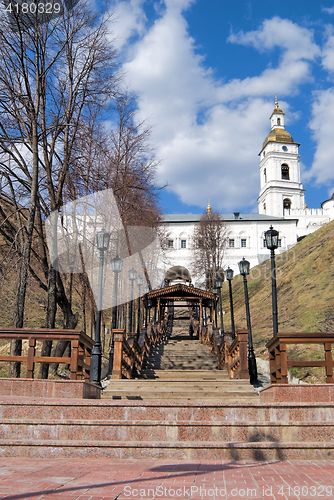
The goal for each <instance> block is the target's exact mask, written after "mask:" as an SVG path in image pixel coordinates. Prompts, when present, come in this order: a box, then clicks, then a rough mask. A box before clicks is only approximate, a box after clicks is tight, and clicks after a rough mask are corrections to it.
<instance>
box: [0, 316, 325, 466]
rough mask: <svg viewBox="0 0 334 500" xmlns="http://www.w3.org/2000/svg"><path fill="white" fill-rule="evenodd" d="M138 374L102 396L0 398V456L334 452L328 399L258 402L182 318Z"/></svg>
mask: <svg viewBox="0 0 334 500" xmlns="http://www.w3.org/2000/svg"><path fill="white" fill-rule="evenodd" d="M142 377H143V378H138V379H134V380H119V381H118V380H111V381H110V383H109V385H108V387H107V388H106V389H105V391H104V394H103V399H102V400H82V399H81V400H80V399H72V400H71V399H59V400H57V399H44V398H43V397H41V398H38V399H32V398H27V397H16V398H15V397H11V396H7V397H5V396H3V397H1V398H0V417H1V426H0V456H26V457H45V458H46V459H47V458H48V457H94V458H96V457H115V458H150V459H152V458H163V459H165V460H200V459H201V460H230V461H231V460H232V461H243V460H247V461H254V460H259V461H264V460H288V459H302V460H313V459H328V458H334V402H314V403H312V402H310V403H302V402H297V401H296V402H294V401H289V402H275V403H271V402H264V401H262V400H261V398H260V397H259V396H258V394H257V393H255V392H254V390H253V388H252V387H251V386H250V384H249V382H248V381H242V380H229V379H228V377H227V374H226V372H225V371H224V370H217V369H216V366H215V362H214V359H213V357H212V356H211V353H210V348H209V347H208V346H203V345H200V344H199V343H198V341H197V340H190V338H189V336H188V335H187V331H185V329H184V325H182V324H181V326H180V325H178V326H177V327H176V328H174V330H173V334H172V335H171V337H170V338H169V339H168V340H167V343H166V344H164V345H161V346H159V347H158V348H157V349H156V351H155V352H154V353H153V354H152V356H151V357H150V359H149V360H148V363H147V365H146V367H145V370H144V372H143V373H142Z"/></svg>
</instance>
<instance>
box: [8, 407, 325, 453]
mask: <svg viewBox="0 0 334 500" xmlns="http://www.w3.org/2000/svg"><path fill="white" fill-rule="evenodd" d="M0 413H1V426H0V456H2V457H3V456H26V457H45V458H48V457H81V458H83V457H94V458H96V457H117V458H142V457H146V458H150V459H152V458H163V459H165V460H167V459H168V460H177V459H178V460H198V459H203V460H233V461H238V460H240V461H241V460H251V461H254V460H261V461H262V460H288V459H302V460H313V459H328V458H334V404H333V403H307V404H305V403H293V402H289V403H275V404H274V403H265V404H264V403H261V402H258V401H253V402H249V401H247V402H242V401H240V400H238V401H236V402H233V403H226V402H224V401H222V400H220V401H208V400H205V401H196V400H190V401H181V400H180V399H178V400H170V401H168V400H167V399H164V400H150V401H149V400H147V401H129V400H124V401H112V400H102V401H92V400H78V399H76V400H68V399H67V400H64V399H62V400H59V401H58V400H51V399H49V400H44V399H42V398H40V399H36V400H31V399H30V398H24V397H21V398H17V399H16V400H15V399H13V398H10V397H7V398H6V397H2V398H1V399H0Z"/></svg>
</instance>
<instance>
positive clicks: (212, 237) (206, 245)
mask: <svg viewBox="0 0 334 500" xmlns="http://www.w3.org/2000/svg"><path fill="white" fill-rule="evenodd" d="M192 247H193V264H192V267H193V274H194V275H196V276H198V277H200V278H203V279H205V284H206V287H207V289H209V290H212V289H213V288H214V286H215V285H214V282H215V277H216V275H217V273H219V271H220V270H221V269H222V268H223V259H224V250H225V247H226V226H225V224H224V220H223V219H222V217H221V215H220V214H219V213H218V212H212V210H211V209H208V210H207V212H205V213H204V214H203V215H202V217H201V219H200V221H199V222H198V223H197V224H196V225H195V229H194V235H193V239H192Z"/></svg>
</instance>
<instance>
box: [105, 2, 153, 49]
mask: <svg viewBox="0 0 334 500" xmlns="http://www.w3.org/2000/svg"><path fill="white" fill-rule="evenodd" d="M110 10H111V12H112V26H111V33H112V38H113V44H114V47H115V48H116V49H118V50H121V49H122V48H123V47H124V46H125V45H126V44H127V43H128V41H129V39H130V38H131V37H132V36H136V35H143V34H144V31H145V24H146V16H145V13H144V10H143V0H123V1H121V2H113V3H112V5H111V9H110Z"/></svg>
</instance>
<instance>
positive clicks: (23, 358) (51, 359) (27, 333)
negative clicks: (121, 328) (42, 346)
mask: <svg viewBox="0 0 334 500" xmlns="http://www.w3.org/2000/svg"><path fill="white" fill-rule="evenodd" d="M0 340H27V341H28V350H27V353H25V352H23V353H22V354H20V355H15V356H12V355H6V354H2V355H0V361H2V362H8V363H11V362H13V361H14V362H19V363H21V364H26V366H27V375H26V377H25V378H32V379H33V378H34V377H35V364H36V363H47V364H51V363H58V364H68V365H70V379H71V380H78V379H89V374H90V358H91V351H92V347H93V344H94V342H93V340H92V339H91V338H90V337H88V335H86V334H85V333H83V332H81V331H80V330H66V329H63V330H58V329H51V328H0ZM45 340H50V341H55V340H61V341H68V342H69V343H70V356H62V357H56V356H43V355H42V354H36V344H37V342H42V341H45Z"/></svg>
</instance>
